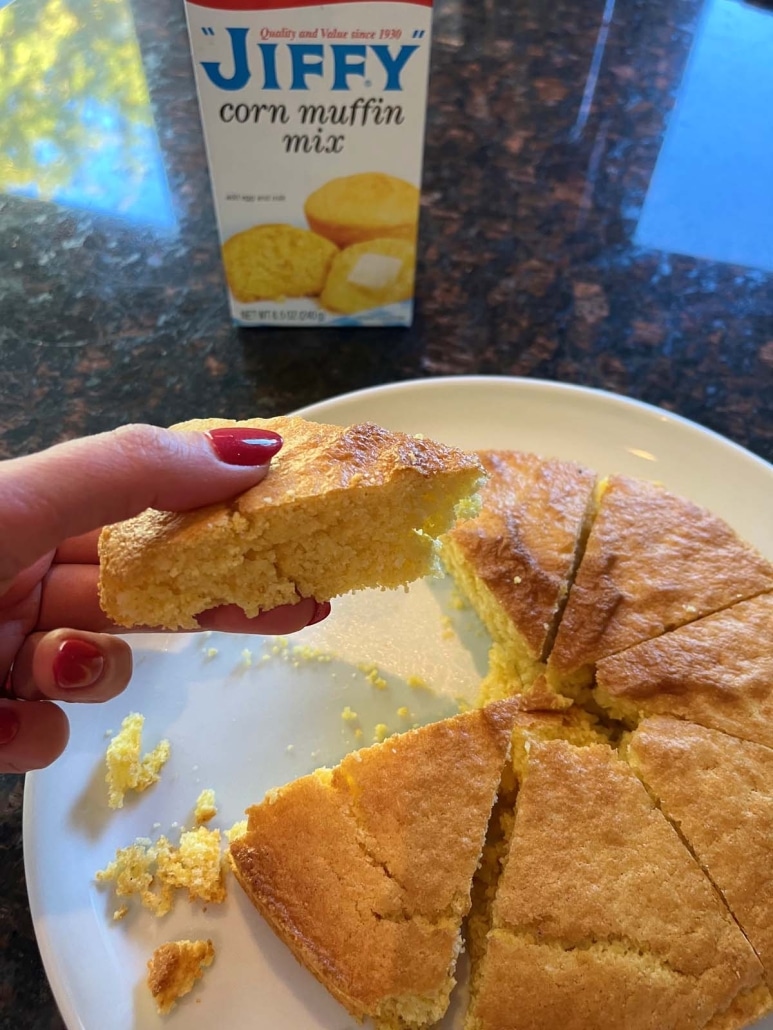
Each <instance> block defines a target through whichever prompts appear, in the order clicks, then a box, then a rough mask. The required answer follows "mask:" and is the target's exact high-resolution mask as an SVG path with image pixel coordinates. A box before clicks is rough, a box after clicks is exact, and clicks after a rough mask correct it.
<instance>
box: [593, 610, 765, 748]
mask: <svg viewBox="0 0 773 1030" xmlns="http://www.w3.org/2000/svg"><path fill="white" fill-rule="evenodd" d="M593 695H594V697H595V699H596V701H598V703H599V704H600V705H602V706H603V707H604V708H606V709H607V710H608V711H609V713H610V714H611V715H612V716H613V717H614V718H616V719H621V720H623V721H624V722H625V723H626V724H627V725H628V726H635V725H636V723H637V722H638V721H639V719H640V718H642V717H643V716H645V715H674V716H676V717H677V718H679V719H687V720H688V721H690V722H695V723H698V724H699V725H701V726H709V727H713V728H714V729H718V730H724V731H725V732H727V733H732V734H733V735H734V736H736V737H743V738H744V739H745V740H753V741H756V742H757V743H758V744H766V745H767V746H768V747H773V594H760V595H759V596H758V597H754V598H751V599H750V600H748V601H740V602H739V603H738V604H734V605H732V606H731V607H730V608H725V609H724V611H721V612H717V613H716V614H714V615H708V616H706V618H704V619H698V620H697V621H696V622H691V623H689V624H688V625H687V626H682V627H680V628H679V629H675V630H674V631H673V632H672V633H665V634H664V635H663V636H661V637H656V638H655V639H654V640H646V641H644V642H643V643H641V644H636V645H635V646H634V647H630V648H628V649H627V650H626V651H620V652H619V654H616V655H611V656H610V657H609V658H602V659H601V661H600V662H599V663H598V665H597V666H596V687H595V689H594V692H593Z"/></svg>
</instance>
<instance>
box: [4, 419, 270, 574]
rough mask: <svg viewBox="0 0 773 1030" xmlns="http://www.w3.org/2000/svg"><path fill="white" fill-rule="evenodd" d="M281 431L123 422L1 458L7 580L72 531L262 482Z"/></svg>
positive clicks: (221, 496) (197, 503) (195, 503)
mask: <svg viewBox="0 0 773 1030" xmlns="http://www.w3.org/2000/svg"><path fill="white" fill-rule="evenodd" d="M281 446H282V438H281V437H280V436H278V435H277V434H276V433H272V432H270V431H269V430H266V429H260V428H255V429H249V428H244V427H243V426H225V427H223V428H219V429H213V430H210V431H209V432H207V433H201V432H174V431H170V430H168V429H158V428H157V427H155V426H146V425H131V426H122V427H121V428H120V429H116V430H113V431H112V432H110V433H102V434H100V435H98V436H90V437H84V438H83V439H79V440H71V441H69V442H67V443H62V444H57V445H56V446H55V447H51V448H49V449H48V450H46V451H41V452H39V453H38V454H32V455H30V456H29V457H26V458H13V459H11V460H10V461H4V462H2V463H0V527H2V531H1V535H0V582H2V581H3V580H9V579H11V578H12V577H13V576H15V575H16V574H17V573H18V572H20V571H21V570H22V569H24V568H26V567H27V566H29V565H31V564H32V563H33V562H35V561H36V560H37V559H38V558H40V557H41V556H42V555H43V554H45V553H46V552H48V551H52V550H53V549H54V548H56V547H57V546H58V545H59V544H60V543H61V542H62V541H63V540H66V539H67V538H68V537H71V536H79V535H80V534H82V533H87V532H89V531H90V530H93V529H98V528H99V527H100V526H103V525H106V524H108V523H111V522H120V521H122V520H123V519H128V518H131V517H132V516H133V515H137V514H139V512H141V511H144V510H145V508H160V509H162V510H164V511H188V510H189V509H191V508H199V507H202V506H203V505H206V504H214V503H215V502H217V501H222V500H225V499H226V498H229V497H233V496H235V495H236V494H239V493H242V492H243V491H244V490H247V489H248V488H249V487H251V486H255V485H256V484H257V483H259V482H260V481H261V480H262V479H263V478H264V477H265V475H266V473H267V471H268V464H269V462H270V461H271V458H272V457H273V456H274V455H275V454H276V453H277V451H278V450H279V449H280V447H281Z"/></svg>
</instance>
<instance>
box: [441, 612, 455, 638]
mask: <svg viewBox="0 0 773 1030" xmlns="http://www.w3.org/2000/svg"><path fill="white" fill-rule="evenodd" d="M440 625H441V627H442V629H441V631H440V635H441V637H442V638H443V640H453V638H454V637H455V636H456V633H455V632H454V624H453V621H452V620H451V616H450V615H444V616H443V618H442V619H441V620H440Z"/></svg>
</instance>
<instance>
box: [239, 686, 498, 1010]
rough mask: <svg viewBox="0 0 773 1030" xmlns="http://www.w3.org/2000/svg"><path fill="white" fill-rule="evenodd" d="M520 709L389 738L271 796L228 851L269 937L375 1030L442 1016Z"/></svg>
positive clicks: (494, 709) (490, 711) (484, 712)
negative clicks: (277, 940) (267, 926)
mask: <svg viewBox="0 0 773 1030" xmlns="http://www.w3.org/2000/svg"><path fill="white" fill-rule="evenodd" d="M517 710H518V699H517V698H515V699H512V700H508V701H501V702H497V703H495V704H492V705H490V706H489V707H488V708H486V709H476V710H474V711H471V712H467V713H465V714H463V715H459V716H456V717H454V718H451V719H446V720H444V721H443V722H438V723H434V724H431V725H428V726H424V727H423V728H421V729H417V730H412V731H410V732H408V733H405V734H403V735H402V736H398V737H390V738H389V739H388V740H386V741H385V742H384V743H383V744H377V745H375V746H373V747H370V748H367V749H364V750H361V751H357V752H354V753H352V754H350V755H348V756H347V757H346V758H345V759H344V760H343V761H342V762H341V764H340V765H338V766H336V767H335V768H334V769H332V770H331V769H322V770H319V771H317V772H316V773H313V774H312V775H310V776H305V777H303V778H302V779H299V780H296V781H295V782H294V783H291V784H289V785H288V786H286V787H283V788H281V789H279V790H277V791H274V792H272V793H270V794H269V795H268V796H267V797H266V799H265V801H263V803H262V804H259V805H256V806H254V807H253V808H251V809H249V813H248V814H249V821H248V825H247V832H246V833H245V834H244V836H241V837H239V838H237V839H235V840H234V841H232V843H231V846H230V859H231V863H232V866H233V869H234V872H235V873H236V877H237V879H238V881H239V882H240V883H241V885H242V887H243V888H244V890H245V891H246V893H247V895H248V896H249V898H250V899H251V901H252V902H253V904H254V905H255V907H256V908H257V909H258V911H259V912H260V913H261V914H262V915H263V916H264V917H265V918H266V920H267V921H268V923H269V924H270V925H271V927H272V929H273V930H274V931H275V933H276V934H277V935H278V936H279V937H280V938H281V939H282V940H283V941H284V942H285V944H287V945H288V946H289V947H290V948H291V949H292V951H293V953H294V954H295V956H296V958H298V959H299V961H301V962H302V963H303V964H304V965H305V966H306V967H307V968H308V969H309V970H310V971H311V972H312V973H313V974H314V976H315V977H316V978H317V979H318V980H319V981H320V983H322V984H324V986H325V987H326V988H327V989H328V990H329V991H330V992H331V994H333V995H334V997H336V998H337V999H338V1000H339V1001H340V1002H341V1003H342V1004H343V1005H344V1006H345V1007H346V1008H347V1009H348V1010H349V1012H350V1013H351V1014H352V1015H353V1016H355V1017H356V1018H358V1019H365V1018H367V1017H370V1018H371V1019H373V1021H374V1023H375V1024H376V1026H377V1027H378V1028H380V1030H398V1028H399V1030H405V1028H413V1027H415V1028H418V1027H426V1026H430V1025H431V1024H433V1023H435V1022H436V1021H437V1020H438V1019H440V1018H441V1017H442V1015H443V1013H444V1012H445V1010H446V1008H447V1006H448V1001H449V995H450V992H451V989H452V987H453V985H454V967H455V964H456V958H457V955H458V953H459V950H460V947H461V936H460V927H461V923H462V919H463V918H464V916H465V915H466V914H467V912H468V910H469V907H470V888H471V882H472V877H473V874H474V872H475V869H476V866H477V865H478V861H479V859H480V856H481V850H482V848H483V842H484V837H485V833H486V825H487V823H488V820H489V815H490V813H491V809H492V806H493V804H494V801H495V798H496V795H497V789H498V787H499V781H500V776H501V774H502V770H503V767H504V764H505V761H506V759H507V756H508V753H509V749H510V733H511V728H512V724H513V719H514V717H515V714H516V712H517Z"/></svg>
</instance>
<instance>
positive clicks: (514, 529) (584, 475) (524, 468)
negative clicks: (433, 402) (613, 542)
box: [448, 451, 596, 660]
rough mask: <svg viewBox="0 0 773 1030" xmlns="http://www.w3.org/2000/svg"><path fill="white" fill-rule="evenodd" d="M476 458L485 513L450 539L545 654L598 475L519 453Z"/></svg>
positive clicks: (539, 654) (538, 655) (535, 649)
mask: <svg viewBox="0 0 773 1030" xmlns="http://www.w3.org/2000/svg"><path fill="white" fill-rule="evenodd" d="M478 456H479V458H480V459H481V462H482V464H483V466H484V468H485V469H486V471H487V473H488V474H489V478H488V480H487V482H486V484H485V485H484V487H483V489H482V490H481V502H482V504H481V512H480V515H479V516H478V517H477V518H476V519H470V520H468V521H466V522H464V523H463V524H461V525H459V526H457V527H455V528H454V529H452V530H451V532H450V533H449V534H448V538H449V539H450V541H451V542H452V544H453V545H455V547H456V548H457V549H458V551H459V553H460V554H461V556H462V558H463V559H464V560H465V561H466V562H467V563H468V564H469V565H470V567H471V569H472V570H473V572H474V574H475V575H476V576H477V577H478V578H479V579H480V580H481V582H482V583H483V584H484V585H485V586H486V588H487V589H488V590H489V591H490V593H491V595H492V597H493V599H494V601H495V602H496V603H497V604H498V605H499V606H500V607H501V609H502V610H503V612H504V613H505V615H506V617H507V619H508V621H509V623H510V624H511V626H512V627H513V628H515V630H516V631H517V632H519V633H521V634H522V635H523V636H524V638H525V639H526V641H527V643H528V645H529V647H530V649H531V654H532V657H533V658H535V659H537V660H540V659H542V658H544V657H545V654H544V652H545V647H546V644H547V641H548V638H549V634H550V631H551V629H552V626H553V622H554V619H555V616H556V613H557V611H558V608H559V605H560V604H561V601H562V600H563V598H564V596H565V593H566V591H567V589H568V583H569V577H570V575H571V573H572V570H573V564H574V559H575V553H576V550H577V544H578V541H579V538H580V534H581V531H582V527H583V524H584V521H585V518H586V513H587V511H588V506H589V503H590V500H591V496H592V492H593V487H594V484H595V481H596V475H595V473H593V472H591V471H589V470H588V469H584V468H582V467H581V466H579V465H575V464H574V463H572V462H566V461H557V460H555V459H551V458H541V457H539V456H538V455H536V454H525V453H522V452H519V451H480V452H478ZM481 614H482V615H484V613H483V612H481Z"/></svg>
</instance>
